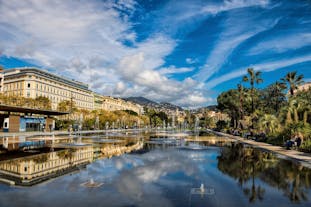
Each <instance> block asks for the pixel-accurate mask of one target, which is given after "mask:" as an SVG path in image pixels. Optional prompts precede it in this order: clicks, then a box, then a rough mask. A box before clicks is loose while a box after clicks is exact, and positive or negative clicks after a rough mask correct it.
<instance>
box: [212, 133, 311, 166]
mask: <svg viewBox="0 0 311 207" xmlns="http://www.w3.org/2000/svg"><path fill="white" fill-rule="evenodd" d="M207 131H209V132H211V133H213V134H216V135H220V136H226V137H230V138H232V139H235V140H237V141H239V142H243V143H246V144H249V145H252V146H253V147H255V148H260V149H264V150H268V151H271V152H274V153H277V154H278V155H280V157H282V158H287V159H291V160H294V161H297V162H299V163H300V164H301V165H303V166H305V167H308V168H310V169H311V154H310V153H304V152H299V151H297V150H287V149H285V148H284V147H280V146H274V145H271V144H268V143H264V142H256V141H254V140H249V139H245V138H242V137H240V136H234V135H230V134H225V133H222V132H215V131H213V130H210V129H208V130H207Z"/></svg>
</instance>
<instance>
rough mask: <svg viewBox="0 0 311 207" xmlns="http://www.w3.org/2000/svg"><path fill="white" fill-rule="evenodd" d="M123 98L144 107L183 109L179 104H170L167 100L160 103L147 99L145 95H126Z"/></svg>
mask: <svg viewBox="0 0 311 207" xmlns="http://www.w3.org/2000/svg"><path fill="white" fill-rule="evenodd" d="M123 99H124V100H126V101H131V102H134V103H137V104H139V105H141V106H144V107H148V108H157V109H160V108H162V109H163V108H164V109H169V110H177V109H178V110H179V111H183V108H182V107H180V106H176V105H174V104H171V103H167V102H161V103H157V102H155V101H152V100H149V99H147V98H145V97H141V96H139V97H127V98H123Z"/></svg>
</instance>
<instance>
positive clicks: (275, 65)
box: [205, 54, 311, 88]
mask: <svg viewBox="0 0 311 207" xmlns="http://www.w3.org/2000/svg"><path fill="white" fill-rule="evenodd" d="M307 61H311V55H310V54H308V55H305V56H301V57H296V58H292V59H286V60H278V61H273V62H266V63H261V64H255V65H249V66H245V67H243V68H240V69H237V70H235V71H232V72H230V73H227V74H225V75H223V76H220V77H217V78H215V79H212V80H210V81H208V82H207V83H206V84H205V87H207V88H213V87H215V86H217V85H218V84H221V83H223V82H225V81H228V80H232V79H234V78H237V77H240V76H242V75H244V74H246V69H247V68H249V67H252V68H254V70H256V71H258V70H259V71H261V72H270V71H274V70H278V69H281V68H284V67H287V66H291V65H295V64H298V63H302V62H307Z"/></svg>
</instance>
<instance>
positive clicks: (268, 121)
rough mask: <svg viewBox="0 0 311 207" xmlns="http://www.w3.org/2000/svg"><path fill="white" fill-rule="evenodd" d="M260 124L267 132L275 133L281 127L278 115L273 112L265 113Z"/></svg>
mask: <svg viewBox="0 0 311 207" xmlns="http://www.w3.org/2000/svg"><path fill="white" fill-rule="evenodd" d="M259 126H260V128H261V129H262V130H264V131H265V132H266V133H267V134H269V133H274V132H276V131H277V130H278V129H279V126H280V122H279V120H278V119H277V118H276V116H274V115H271V114H265V115H264V116H263V117H261V118H260V119H259Z"/></svg>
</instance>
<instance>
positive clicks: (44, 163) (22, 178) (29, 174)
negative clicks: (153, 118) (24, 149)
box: [0, 142, 143, 186]
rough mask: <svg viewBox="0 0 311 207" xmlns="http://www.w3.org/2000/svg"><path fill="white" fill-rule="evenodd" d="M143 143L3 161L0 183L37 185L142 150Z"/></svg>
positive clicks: (104, 146) (103, 146)
mask: <svg viewBox="0 0 311 207" xmlns="http://www.w3.org/2000/svg"><path fill="white" fill-rule="evenodd" d="M142 147H143V142H135V143H132V144H131V145H126V144H125V143H122V144H105V145H102V146H100V145H98V146H91V145H90V146H84V147H75V146H73V147H72V148H68V149H61V150H57V149H55V151H54V152H48V153H42V154H38V155H31V156H27V157H21V158H15V159H10V160H5V161H1V162H0V180H1V179H2V181H3V179H5V180H8V181H10V182H12V181H14V182H15V184H17V185H25V186H28V185H33V184H37V183H40V182H43V181H45V180H47V179H50V178H53V177H57V176H60V175H63V174H66V173H69V172H72V171H75V170H79V168H80V167H83V166H85V165H87V164H89V163H91V162H92V161H93V160H95V159H103V158H110V157H112V156H119V155H122V154H124V153H129V152H131V151H133V150H138V149H140V148H142Z"/></svg>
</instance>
